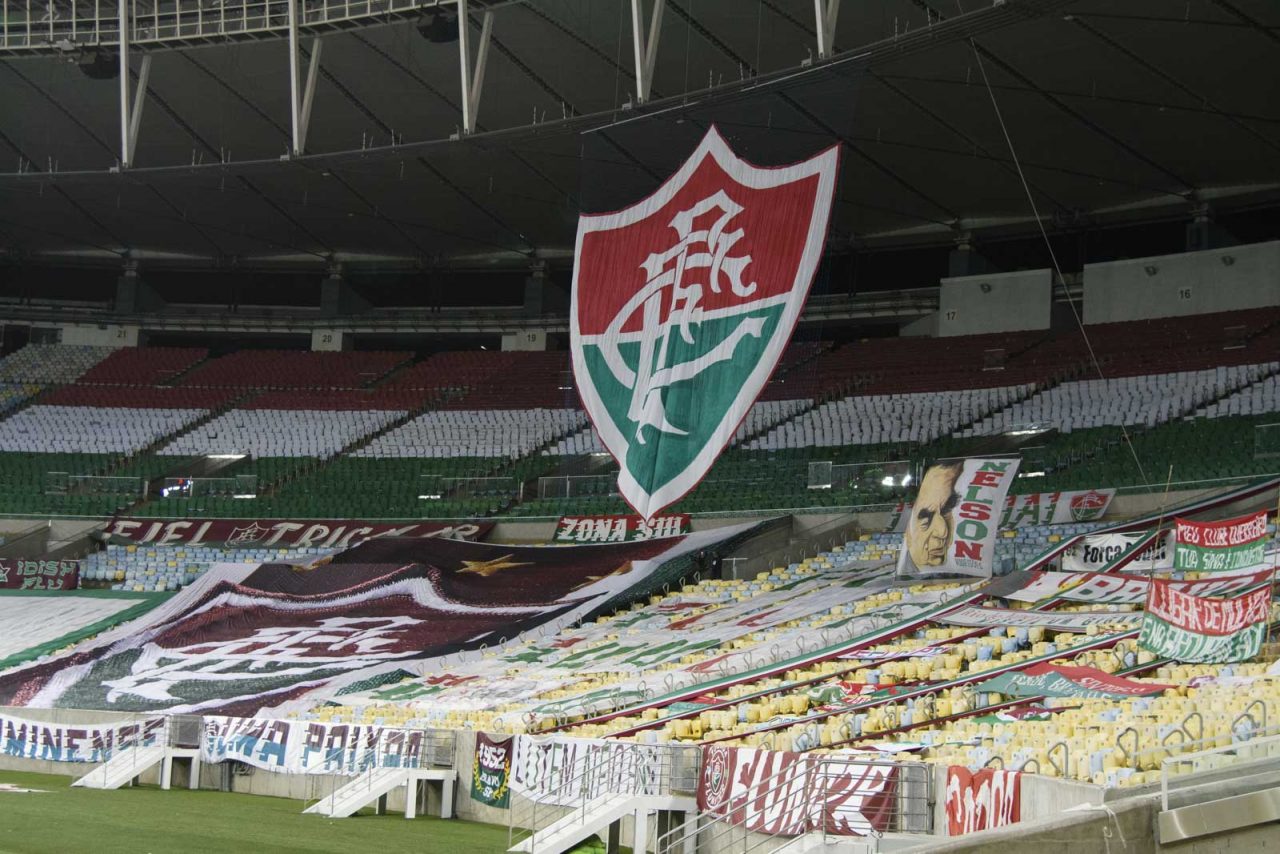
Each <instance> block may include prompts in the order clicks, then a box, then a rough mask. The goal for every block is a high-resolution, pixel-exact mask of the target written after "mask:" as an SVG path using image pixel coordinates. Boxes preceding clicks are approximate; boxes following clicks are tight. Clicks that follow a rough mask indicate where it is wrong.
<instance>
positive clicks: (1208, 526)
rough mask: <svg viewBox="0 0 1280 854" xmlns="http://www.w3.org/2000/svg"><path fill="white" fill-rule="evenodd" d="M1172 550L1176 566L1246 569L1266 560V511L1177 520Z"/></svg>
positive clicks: (1184, 567) (1203, 568) (1209, 569)
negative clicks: (1219, 519)
mask: <svg viewBox="0 0 1280 854" xmlns="http://www.w3.org/2000/svg"><path fill="white" fill-rule="evenodd" d="M1174 530H1175V531H1176V532H1177V537H1176V545H1175V546H1174V549H1173V566H1174V568H1175V569H1193V570H1198V571H1201V572H1215V571H1222V570H1236V569H1241V570H1247V569H1252V568H1254V567H1258V566H1261V565H1262V564H1263V563H1264V562H1265V560H1266V547H1267V542H1266V540H1267V511H1265V510H1259V511H1258V512H1257V513H1251V514H1249V515H1248V516H1240V517H1238V518H1235V519H1227V520H1225V521H1222V522H1193V521H1191V520H1190V519H1178V520H1176V522H1175V528H1174Z"/></svg>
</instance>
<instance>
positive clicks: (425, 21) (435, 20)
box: [418, 9, 458, 44]
mask: <svg viewBox="0 0 1280 854" xmlns="http://www.w3.org/2000/svg"><path fill="white" fill-rule="evenodd" d="M418 35H420V36H422V37H423V38H424V39H426V40H427V41H429V42H431V43H432V44H449V43H450V42H456V41H457V40H458V15H457V13H456V12H446V11H445V10H443V9H432V10H431V13H430V14H429V15H424V16H423V17H422V20H421V21H419V23H418Z"/></svg>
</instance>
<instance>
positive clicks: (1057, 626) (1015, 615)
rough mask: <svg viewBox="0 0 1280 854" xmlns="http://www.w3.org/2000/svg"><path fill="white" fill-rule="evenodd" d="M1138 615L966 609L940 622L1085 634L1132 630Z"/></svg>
mask: <svg viewBox="0 0 1280 854" xmlns="http://www.w3.org/2000/svg"><path fill="white" fill-rule="evenodd" d="M1141 620H1142V615H1141V614H1134V613H1127V612H1117V611H1038V610H1034V609H1028V610H1019V609H1017V608H988V607H983V606H980V605H970V606H969V607H967V608H961V609H960V610H958V611H952V612H951V613H950V614H947V615H946V616H944V617H942V618H940V619H939V620H938V622H940V623H946V624H947V625H949V626H972V627H974V628H984V629H999V628H1027V629H1030V628H1034V627H1036V626H1040V627H1042V628H1044V629H1046V630H1048V631H1055V632H1087V631H1088V630H1089V629H1091V628H1102V627H1104V626H1105V627H1113V628H1114V627H1125V626H1127V627H1130V628H1136V627H1137V625H1138V623H1139V622H1140V621H1141Z"/></svg>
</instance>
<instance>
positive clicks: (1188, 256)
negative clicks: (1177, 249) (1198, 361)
mask: <svg viewBox="0 0 1280 854" xmlns="http://www.w3.org/2000/svg"><path fill="white" fill-rule="evenodd" d="M944 292H945V291H944ZM1275 305H1280V241H1271V242H1269V243H1253V244H1249V245H1247V246H1232V247H1229V248H1226V249H1206V250H1203V251H1201V252H1186V253H1183V254H1180V255H1161V256H1156V257H1154V258H1133V259H1129V260H1126V261H1108V262H1106V263H1104V264H1086V265H1085V268H1084V322H1085V323H1114V322H1117V321H1122V320H1142V319H1146V318H1151V317H1173V316H1182V315H1188V314H1204V313H1208V312H1214V311H1236V310H1238V309H1246V308H1260V307H1263V306H1275ZM1207 332H1209V333H1214V334H1218V333H1220V332H1221V330H1207Z"/></svg>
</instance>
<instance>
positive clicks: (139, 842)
mask: <svg viewBox="0 0 1280 854" xmlns="http://www.w3.org/2000/svg"><path fill="white" fill-rule="evenodd" d="M4 783H8V784H12V785H15V786H18V787H21V788H28V789H44V790H45V791H43V792H40V793H32V794H16V793H7V792H3V791H0V852H3V854H46V852H56V854H78V852H89V853H90V854H116V853H117V852H119V854H168V852H180V854H192V853H193V852H210V854H215V852H216V854H236V852H254V854H257V852H280V853H281V854H284V852H304V851H307V852H312V851H318V852H335V854H336V852H343V854H349V852H353V851H378V852H389V851H419V852H426V854H433V852H442V854H470V852H476V854H490V852H492V853H493V854H497V852H500V851H505V850H506V848H507V829H506V828H505V827H497V826H494V825H489V824H476V823H474V822H468V821H459V820H457V819H449V820H441V819H438V818H429V817H422V818H417V819H414V820H413V821H406V820H405V818H404V816H403V815H399V814H396V813H391V814H389V815H381V816H379V815H371V814H362V815H357V816H353V817H351V818H342V819H329V818H324V817H323V816H314V815H302V809H303V807H304V804H303V803H302V802H301V801H293V800H288V799H285V798H267V797H259V796H256V795H239V794H228V793H225V792H212V791H196V792H192V791H189V790H187V789H173V790H171V791H168V792H164V791H161V790H160V789H159V788H156V787H152V786H139V787H136V788H132V789H119V790H116V791H102V790H98V789H73V788H71V778H70V777H61V776H52V775H48V774H28V773H22V772H17V771H0V784H4ZM464 794H465V793H464Z"/></svg>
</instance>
